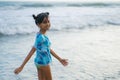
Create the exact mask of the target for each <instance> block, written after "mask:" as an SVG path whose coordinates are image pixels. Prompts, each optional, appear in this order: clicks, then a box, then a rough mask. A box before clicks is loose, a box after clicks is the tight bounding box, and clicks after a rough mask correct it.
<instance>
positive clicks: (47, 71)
mask: <svg viewBox="0 0 120 80" xmlns="http://www.w3.org/2000/svg"><path fill="white" fill-rule="evenodd" d="M40 68H41V69H42V71H43V72H42V73H43V76H44V77H45V80H52V75H51V70H50V66H49V65H47V66H43V67H40Z"/></svg>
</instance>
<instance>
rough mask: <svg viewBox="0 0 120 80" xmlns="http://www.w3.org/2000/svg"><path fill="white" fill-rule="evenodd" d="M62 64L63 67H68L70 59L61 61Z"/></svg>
mask: <svg viewBox="0 0 120 80" xmlns="http://www.w3.org/2000/svg"><path fill="white" fill-rule="evenodd" d="M60 62H61V64H62V65H63V66H67V65H68V59H61V60H60Z"/></svg>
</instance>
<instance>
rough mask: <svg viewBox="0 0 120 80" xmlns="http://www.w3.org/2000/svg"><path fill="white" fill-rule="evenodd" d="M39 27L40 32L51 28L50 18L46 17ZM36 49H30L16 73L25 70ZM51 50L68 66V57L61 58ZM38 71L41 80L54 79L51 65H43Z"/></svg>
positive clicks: (54, 54) (53, 53) (51, 50)
mask: <svg viewBox="0 0 120 80" xmlns="http://www.w3.org/2000/svg"><path fill="white" fill-rule="evenodd" d="M38 27H39V28H40V33H42V34H45V33H46V31H47V30H49V28H50V22H49V19H48V18H44V20H43V22H42V23H40V24H38ZM35 51H36V48H34V47H32V49H31V50H30V52H29V53H28V55H27V56H26V58H25V60H24V61H23V63H22V64H21V66H20V67H18V68H16V69H15V70H14V73H15V74H19V73H20V72H21V71H22V70H23V68H24V66H25V64H26V63H27V62H28V61H29V59H30V58H31V56H32V55H33V54H34V52H35ZM50 52H51V54H52V55H53V56H54V57H55V58H56V59H57V60H58V61H60V63H61V64H62V65H63V66H67V65H68V62H67V59H62V58H60V57H59V56H58V55H57V54H56V53H55V52H54V51H53V49H50ZM37 72H38V79H39V80H52V74H51V69H50V65H47V66H41V67H39V68H37Z"/></svg>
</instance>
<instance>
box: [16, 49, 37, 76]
mask: <svg viewBox="0 0 120 80" xmlns="http://www.w3.org/2000/svg"><path fill="white" fill-rule="evenodd" d="M35 51H36V48H34V47H32V49H31V50H30V52H29V54H28V55H27V56H26V58H25V60H24V61H23V63H22V65H21V66H20V67H18V68H16V69H15V70H14V73H15V74H19V73H20V72H21V71H22V69H23V67H24V66H25V64H26V63H27V62H28V61H29V59H30V58H31V56H32V55H33V54H34V52H35Z"/></svg>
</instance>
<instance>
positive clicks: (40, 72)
mask: <svg viewBox="0 0 120 80" xmlns="http://www.w3.org/2000/svg"><path fill="white" fill-rule="evenodd" d="M37 71H38V80H45V75H44V71H43V70H42V69H40V68H37Z"/></svg>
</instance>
